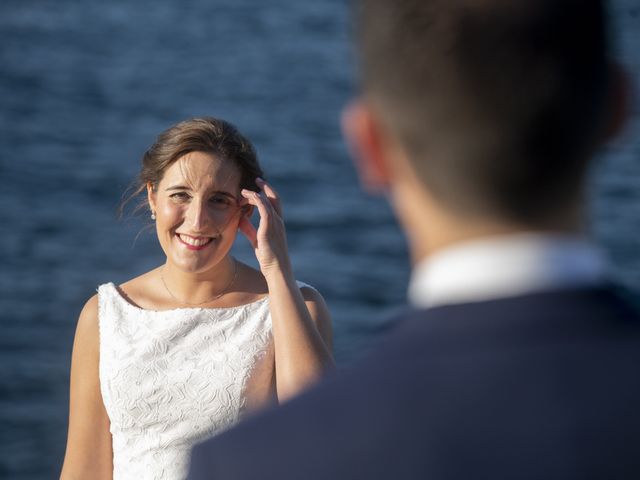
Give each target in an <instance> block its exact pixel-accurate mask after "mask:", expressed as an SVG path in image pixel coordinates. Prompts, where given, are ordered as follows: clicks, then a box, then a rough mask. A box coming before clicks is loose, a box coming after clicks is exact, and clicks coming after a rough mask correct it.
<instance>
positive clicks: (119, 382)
mask: <svg viewBox="0 0 640 480" xmlns="http://www.w3.org/2000/svg"><path fill="white" fill-rule="evenodd" d="M299 285H300V286H306V285H304V284H302V283H300V282H299ZM98 299H99V324H100V388H101V391H102V398H103V401H104V405H105V408H106V410H107V414H108V415H109V419H110V421H111V426H110V431H111V435H112V438H113V478H114V480H129V479H130V480H147V479H148V480H183V479H184V478H185V477H186V475H187V472H188V467H189V459H190V449H191V447H192V446H193V445H194V444H195V443H198V442H200V441H202V440H204V439H206V438H209V437H212V436H213V435H215V434H217V433H220V432H221V431H223V430H224V429H226V428H228V427H229V426H231V425H233V424H234V423H235V422H237V421H238V419H239V418H240V417H241V415H242V414H243V412H245V411H246V410H247V403H248V398H249V397H250V395H249V394H248V392H250V391H268V390H269V386H270V385H271V382H272V381H273V361H274V360H273V342H272V336H271V316H270V314H269V302H268V297H264V298H262V299H260V300H258V301H256V302H253V303H250V304H248V305H242V306H239V307H231V308H178V309H173V310H166V311H153V310H145V309H142V308H138V307H136V306H134V305H133V304H132V303H130V302H129V301H127V300H126V299H125V298H124V297H123V296H122V294H121V292H120V291H119V290H118V288H117V287H116V286H115V285H114V284H113V283H108V284H105V285H101V286H100V287H99V288H98Z"/></svg>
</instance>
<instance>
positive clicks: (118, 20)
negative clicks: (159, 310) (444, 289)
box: [0, 0, 640, 480]
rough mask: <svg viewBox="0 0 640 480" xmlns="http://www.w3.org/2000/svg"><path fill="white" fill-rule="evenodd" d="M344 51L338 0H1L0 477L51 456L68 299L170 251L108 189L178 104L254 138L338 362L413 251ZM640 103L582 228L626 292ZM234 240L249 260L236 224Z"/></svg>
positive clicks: (635, 252)
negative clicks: (376, 167)
mask: <svg viewBox="0 0 640 480" xmlns="http://www.w3.org/2000/svg"><path fill="white" fill-rule="evenodd" d="M579 14H580V12H576V15H579ZM614 20H615V22H616V24H617V25H618V27H619V28H620V33H619V34H618V35H617V39H618V41H619V45H620V46H619V53H618V56H619V57H620V58H621V59H622V60H623V62H624V63H625V64H626V65H627V66H628V67H629V68H630V70H632V71H634V72H636V74H637V73H638V70H639V65H640V62H639V61H638V57H637V56H635V55H636V54H637V52H638V50H639V49H640V41H639V36H638V33H639V30H640V7H639V6H638V5H637V0H619V1H617V2H616V3H615V14H614ZM350 57H351V53H350V47H349V34H348V8H347V4H346V0H324V1H322V2H301V1H296V0H270V1H260V0H238V1H234V2H221V1H218V0H189V1H183V2H177V1H150V0H138V1H135V2H132V1H125V0H115V1H111V2H97V1H72V0H57V1H55V2H53V1H50V0H41V1H36V0H27V1H24V0H20V1H18V0H3V1H2V2H1V3H0V62H1V63H0V228H1V229H2V231H1V235H0V319H1V323H0V326H1V332H0V477H1V478H7V479H25V480H26V479H45V478H55V477H56V475H57V474H58V471H59V468H60V464H61V460H62V455H63V451H64V443H65V439H66V427H67V402H68V369H69V358H70V352H71V345H72V341H73V332H74V328H75V322H76V319H77V315H78V313H79V311H80V309H81V307H82V305H83V303H84V301H85V300H86V299H87V298H89V297H90V296H91V295H92V294H93V293H94V291H95V288H96V286H97V285H99V284H100V283H104V282H107V281H114V282H122V281H125V280H127V279H129V278H131V277H133V276H135V275H138V274H140V273H142V272H144V271H146V270H148V269H150V268H153V267H154V266H156V265H158V264H159V263H160V262H162V254H161V250H160V248H159V247H158V245H157V243H156V240H155V238H154V235H153V234H151V233H143V234H142V235H140V237H139V238H138V240H137V241H134V240H135V238H136V234H137V233H138V232H139V231H140V229H141V228H143V227H144V225H145V224H146V220H142V219H139V220H128V221H124V222H119V221H117V219H116V207H117V204H118V202H119V200H120V196H121V194H122V192H123V191H124V189H125V188H126V187H127V185H128V184H129V183H130V182H131V181H132V179H133V178H134V176H135V175H136V173H137V170H138V167H139V159H140V156H141V154H142V153H143V151H144V150H145V149H146V148H147V147H148V146H149V145H150V144H151V143H152V142H153V139H154V137H155V136H156V135H157V134H158V133H159V132H160V131H161V130H163V129H165V128H166V127H168V126H169V125H171V124H173V123H175V122H177V121H179V120H182V119H184V118H187V117H191V116H197V115H214V116H219V117H222V118H225V119H228V120H230V121H232V122H233V123H235V124H237V125H238V126H239V127H240V129H241V130H242V131H244V132H245V133H246V134H247V135H248V136H249V137H250V138H252V139H253V141H254V142H255V144H256V146H257V148H258V151H259V154H260V157H261V160H262V163H263V166H264V168H265V170H266V172H267V174H268V178H269V179H270V180H271V181H272V182H273V184H274V185H275V186H276V187H277V188H278V189H279V191H280V193H281V195H282V197H283V200H284V205H285V210H286V222H287V227H288V234H289V244H290V250H291V255H292V258H293V261H294V265H295V270H296V272H297V276H298V278H299V279H301V280H304V281H306V282H308V283H311V284H313V285H315V286H316V287H317V288H318V289H319V290H320V291H321V292H322V293H323V294H324V296H325V298H326V300H327V302H328V303H329V306H330V308H331V310H332V313H333V317H334V322H335V343H336V348H335V353H336V357H337V359H338V361H339V363H340V364H341V365H348V364H349V363H350V362H352V361H353V360H354V359H356V358H357V357H358V356H360V355H361V354H362V352H364V351H365V350H366V348H367V347H368V346H370V345H371V344H372V342H373V341H374V340H375V339H376V337H377V336H378V335H379V334H380V333H382V332H384V331H385V328H386V327H387V323H388V321H387V320H386V317H387V315H388V313H389V312H390V311H392V310H394V309H396V308H398V307H399V306H401V305H402V304H403V303H404V297H405V287H406V283H407V280H408V276H409V265H408V260H407V255H406V247H405V243H404V240H403V237H402V235H401V233H400V231H399V229H398V227H397V225H396V223H395V221H394V219H393V216H392V214H391V211H390V209H389V208H388V206H387V205H386V203H385V201H384V200H383V199H379V198H377V199H376V198H370V197H367V196H366V195H364V194H363V193H361V192H360V189H359V186H358V182H357V178H356V175H355V172H354V170H353V168H352V166H351V163H350V159H349V157H348V155H347V152H346V148H345V146H344V144H343V140H342V138H341V134H340V131H339V126H338V125H339V123H338V120H339V115H340V110H341V108H342V107H343V106H344V104H345V102H346V101H347V100H348V98H349V96H350V95H351V94H352V91H353V84H354V80H353V66H352V62H351V58H350ZM636 78H637V77H636ZM635 83H636V85H637V86H639V85H638V82H637V80H636V82H635ZM639 90H640V89H639ZM639 105H640V103H639V102H637V101H636V102H634V105H633V107H632V115H633V122H632V125H631V126H630V127H629V128H628V129H627V133H626V134H625V135H624V137H623V138H622V139H621V140H619V141H617V142H615V143H614V144H612V145H611V147H609V148H608V149H607V150H606V151H605V152H603V154H602V156H601V157H602V158H601V160H600V162H599V164H598V166H597V168H596V171H595V175H594V180H593V182H592V189H591V190H592V191H591V198H592V202H593V211H594V216H593V222H592V223H593V227H592V230H593V232H594V234H595V236H596V238H598V239H599V241H600V243H601V245H602V246H603V248H604V249H605V250H606V252H607V253H608V254H609V255H610V257H611V260H612V265H613V273H614V275H615V276H616V278H618V279H619V280H621V281H622V282H624V283H626V284H627V285H629V286H631V287H632V288H635V289H636V290H637V289H640V248H639V247H640V239H639V233H640V193H639V192H640V189H639V188H638V181H639V180H640V164H639V162H638V160H639V153H640V142H639V141H638V140H637V134H638V132H639V128H638V113H639V112H640V108H639ZM236 252H237V256H238V257H239V258H241V259H243V260H245V261H249V262H251V263H253V264H254V265H255V260H254V259H253V254H252V252H251V251H250V249H249V248H248V244H247V242H246V241H245V240H244V239H239V241H238V245H237V246H236Z"/></svg>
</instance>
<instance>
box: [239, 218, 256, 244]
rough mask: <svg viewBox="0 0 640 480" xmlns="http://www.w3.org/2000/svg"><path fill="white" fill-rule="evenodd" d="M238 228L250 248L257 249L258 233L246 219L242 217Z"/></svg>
mask: <svg viewBox="0 0 640 480" xmlns="http://www.w3.org/2000/svg"><path fill="white" fill-rule="evenodd" d="M238 228H239V229H240V231H241V232H242V233H243V234H244V236H245V237H247V240H249V243H251V246H252V247H253V248H257V247H258V232H257V231H256V228H255V227H254V226H253V225H252V224H251V222H250V221H249V220H248V219H247V218H245V217H243V218H242V220H240V223H239V225H238Z"/></svg>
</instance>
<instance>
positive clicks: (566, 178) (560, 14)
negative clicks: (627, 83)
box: [356, 0, 609, 222]
mask: <svg viewBox="0 0 640 480" xmlns="http://www.w3.org/2000/svg"><path fill="white" fill-rule="evenodd" d="M357 6H358V8H357V11H356V15H357V22H358V25H357V27H358V28H357V30H358V46H359V53H360V67H361V74H362V78H361V81H362V86H363V89H364V94H365V97H366V98H367V99H368V100H370V101H371V102H372V104H374V105H375V106H376V108H377V109H379V111H380V112H381V114H382V118H383V121H384V122H385V123H386V124H387V127H388V128H389V129H390V130H392V131H393V132H394V133H395V134H396V135H397V137H398V138H399V139H400V141H401V142H402V144H403V147H404V148H405V149H406V151H407V153H408V156H409V158H410V160H411V162H412V164H413V166H414V167H415V170H416V172H417V174H418V175H419V177H420V180H421V181H422V183H423V184H424V185H425V186H426V187H427V188H428V189H429V190H430V192H431V193H432V194H433V195H434V196H435V197H436V198H438V199H439V200H440V201H441V202H442V203H443V204H445V205H447V206H448V207H449V208H451V209H452V210H454V211H457V212H458V213H461V214H468V215H480V216H484V215H489V216H497V217H500V218H508V219H511V220H517V221H525V222H538V221H543V220H544V217H545V216H547V215H549V214H550V212H554V211H555V210H556V209H558V208H563V207H566V206H568V205H570V204H571V205H573V204H574V202H575V201H576V200H578V199H579V197H580V195H581V193H582V192H581V190H582V188H583V182H584V175H585V172H586V167H587V163H588V160H589V158H590V157H591V155H592V154H593V150H594V149H595V147H596V144H597V143H598V140H599V138H601V137H602V129H603V126H604V118H606V117H605V115H607V113H608V111H607V95H608V89H609V68H608V62H607V55H608V50H609V45H608V38H607V31H606V17H605V12H604V7H603V2H602V1H601V0H518V1H513V0H484V1H480V2H478V1H476V0H359V1H358V3H357Z"/></svg>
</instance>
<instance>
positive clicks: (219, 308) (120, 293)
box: [107, 282, 269, 313]
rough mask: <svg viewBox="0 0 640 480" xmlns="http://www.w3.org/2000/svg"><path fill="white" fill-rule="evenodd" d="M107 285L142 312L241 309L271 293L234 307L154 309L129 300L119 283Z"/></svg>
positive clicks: (256, 302) (264, 298)
mask: <svg viewBox="0 0 640 480" xmlns="http://www.w3.org/2000/svg"><path fill="white" fill-rule="evenodd" d="M107 285H108V286H109V287H111V288H112V289H113V290H114V291H115V293H116V296H117V297H118V298H119V299H120V300H121V301H122V302H123V303H124V304H125V305H128V306H129V307H131V308H133V309H135V310H138V311H141V312H149V313H166V312H177V311H184V310H220V311H222V310H240V309H243V308H246V307H251V306H254V305H257V304H260V303H263V302H264V301H265V300H267V299H268V298H269V295H268V294H267V295H264V296H263V297H260V298H259V299H258V300H255V301H253V302H249V303H243V304H242V305H236V306H234V307H195V306H194V307H175V308H167V309H165V310H152V309H150V308H142V307H140V306H138V305H136V304H135V303H132V301H131V300H129V298H127V296H126V294H125V293H124V291H123V290H122V289H121V288H120V286H119V285H116V284H115V283H113V282H109V283H107Z"/></svg>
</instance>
